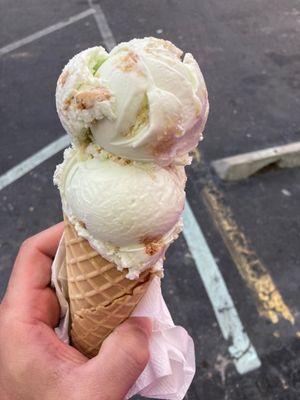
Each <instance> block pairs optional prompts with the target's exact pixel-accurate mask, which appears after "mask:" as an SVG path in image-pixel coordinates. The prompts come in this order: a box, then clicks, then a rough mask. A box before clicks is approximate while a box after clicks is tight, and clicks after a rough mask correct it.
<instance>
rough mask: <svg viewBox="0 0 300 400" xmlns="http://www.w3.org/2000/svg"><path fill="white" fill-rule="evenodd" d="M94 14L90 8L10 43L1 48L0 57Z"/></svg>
mask: <svg viewBox="0 0 300 400" xmlns="http://www.w3.org/2000/svg"><path fill="white" fill-rule="evenodd" d="M94 13H95V11H94V10H93V9H90V8H89V9H87V10H85V11H82V12H81V13H79V14H76V15H73V16H72V17H70V18H67V19H65V20H63V21H61V22H58V23H56V24H54V25H50V26H48V27H47V28H44V29H41V30H40V31H37V32H35V33H33V34H32V35H29V36H26V37H25V38H23V39H20V40H17V41H15V42H13V43H10V44H8V45H6V46H4V47H2V48H0V56H2V55H3V54H7V53H9V52H11V51H13V50H16V49H18V48H19V47H21V46H24V45H25V44H28V43H31V42H33V41H35V40H37V39H40V38H41V37H43V36H46V35H49V33H52V32H55V31H57V30H59V29H62V28H64V27H65V26H68V25H71V24H74V22H77V21H80V20H81V19H83V18H86V17H88V16H89V15H92V14H94Z"/></svg>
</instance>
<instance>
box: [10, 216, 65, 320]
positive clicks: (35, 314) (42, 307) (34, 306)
mask: <svg viewBox="0 0 300 400" xmlns="http://www.w3.org/2000/svg"><path fill="white" fill-rule="evenodd" d="M62 231H63V223H60V224H57V225H55V226H53V227H51V228H49V229H47V230H45V231H43V232H41V233H39V234H37V235H35V236H33V237H31V238H29V239H27V240H26V241H25V242H24V243H23V245H22V246H21V249H20V251H19V254H18V256H17V259H16V261H15V265H14V268H13V272H12V275H11V278H10V281H9V284H8V289H7V292H6V295H5V297H4V300H3V302H4V303H5V304H8V305H10V306H12V307H10V308H11V309H12V308H13V309H14V310H15V312H18V313H20V314H22V318H23V319H38V320H40V321H43V322H45V323H46V324H47V325H49V326H51V327H53V326H56V324H57V321H58V319H59V314H60V308H59V305H58V301H57V298H56V295H55V293H54V292H53V291H52V290H51V289H50V288H49V287H48V285H49V283H50V279H51V264H52V257H53V255H54V254H55V252H56V249H57V246H58V243H59V240H60V238H61V235H62Z"/></svg>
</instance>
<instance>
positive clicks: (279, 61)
mask: <svg viewBox="0 0 300 400" xmlns="http://www.w3.org/2000/svg"><path fill="white" fill-rule="evenodd" d="M266 55H267V57H269V58H270V59H271V60H272V61H273V63H274V64H276V65H278V66H279V67H285V66H287V65H290V64H293V63H295V62H300V54H290V55H288V54H282V53H276V52H273V51H269V52H266Z"/></svg>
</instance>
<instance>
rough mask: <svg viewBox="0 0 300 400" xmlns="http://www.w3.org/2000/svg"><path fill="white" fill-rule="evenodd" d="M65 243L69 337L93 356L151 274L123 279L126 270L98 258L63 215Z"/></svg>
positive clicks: (126, 313) (126, 314) (124, 316)
mask: <svg viewBox="0 0 300 400" xmlns="http://www.w3.org/2000/svg"><path fill="white" fill-rule="evenodd" d="M65 245H66V266H67V281H68V292H69V304H70V316H71V321H70V326H71V329H70V337H71V341H72V344H73V345H74V346H75V347H76V348H77V349H78V350H79V351H81V352H82V353H84V354H85V355H86V356H88V357H93V356H95V355H96V354H97V353H98V351H99V349H100V346H101V344H102V342H103V340H104V339H105V338H106V336H108V335H109V334H110V333H111V332H112V331H113V329H114V328H116V327H117V326H118V325H120V324H121V323H122V322H123V321H124V320H125V319H127V318H128V317H129V315H130V314H131V313H132V311H133V309H134V308H135V306H136V305H137V304H138V302H139V301H140V299H141V298H142V296H143V295H144V293H145V292H146V290H147V288H148V285H149V283H150V280H151V277H152V274H151V273H150V272H149V271H145V272H143V273H142V274H141V275H140V277H139V279H138V280H129V279H127V278H126V274H127V272H128V271H127V270H122V271H118V270H117V267H116V265H115V264H113V263H110V262H109V261H107V260H106V259H105V258H103V257H101V256H100V255H99V253H97V252H96V251H95V250H94V249H93V248H92V247H91V246H90V245H89V243H88V241H87V240H86V239H84V238H82V237H80V236H78V234H77V232H76V230H75V228H74V226H73V225H72V224H71V223H70V222H69V221H68V220H67V219H66V218H65Z"/></svg>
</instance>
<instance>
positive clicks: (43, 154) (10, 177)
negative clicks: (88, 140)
mask: <svg viewBox="0 0 300 400" xmlns="http://www.w3.org/2000/svg"><path fill="white" fill-rule="evenodd" d="M69 144H70V139H69V136H68V135H64V136H62V137H60V138H59V139H57V140H55V141H54V142H52V143H50V144H49V145H48V146H46V147H44V148H43V149H41V150H40V151H38V152H37V153H35V154H34V155H32V156H31V157H28V158H26V160H24V161H22V162H21V163H20V164H18V165H16V166H15V167H13V168H11V169H10V170H9V171H7V172H5V173H4V174H3V175H2V176H0V190H2V189H4V188H5V187H6V186H8V185H10V184H11V183H13V182H14V181H16V180H17V179H19V178H21V176H23V175H25V174H27V172H29V171H31V170H32V169H33V168H35V167H37V166H38V165H40V164H41V163H42V162H44V161H46V160H48V158H50V157H52V156H54V154H56V153H58V152H59V151H61V150H63V149H64V148H65V147H67V146H68V145H69Z"/></svg>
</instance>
